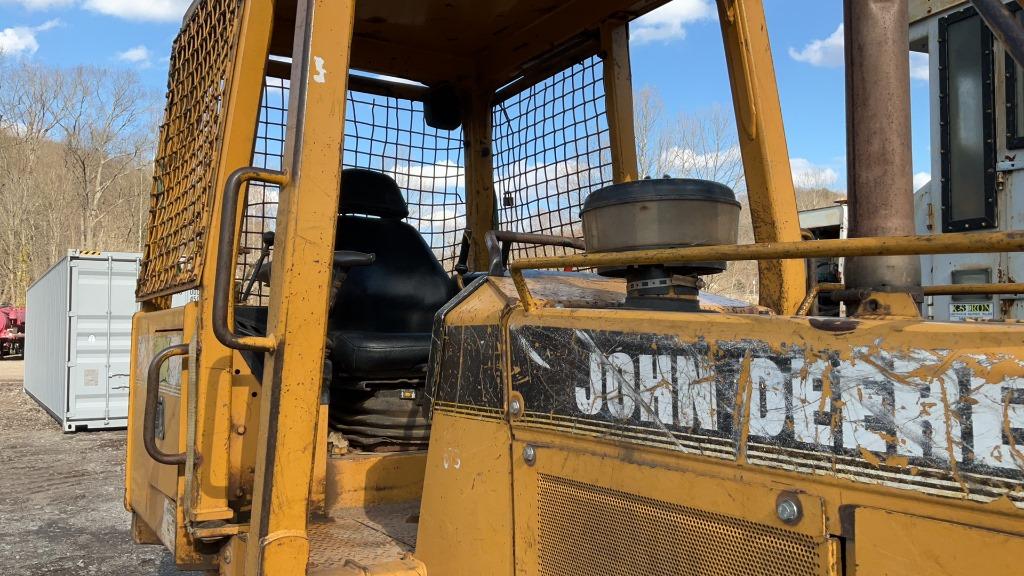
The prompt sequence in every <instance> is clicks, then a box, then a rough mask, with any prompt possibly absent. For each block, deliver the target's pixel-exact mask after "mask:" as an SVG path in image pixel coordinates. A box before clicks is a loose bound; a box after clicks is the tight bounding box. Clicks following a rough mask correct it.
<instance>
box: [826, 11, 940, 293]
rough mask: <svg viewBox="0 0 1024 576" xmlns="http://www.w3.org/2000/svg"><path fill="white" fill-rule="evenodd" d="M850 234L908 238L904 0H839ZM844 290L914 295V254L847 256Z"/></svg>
mask: <svg viewBox="0 0 1024 576" xmlns="http://www.w3.org/2000/svg"><path fill="white" fill-rule="evenodd" d="M844 4H845V6H844V12H845V23H846V24H845V30H846V126H847V128H846V140H847V151H846V154H847V174H848V176H847V178H848V180H847V194H848V197H849V218H850V230H849V237H851V238H862V237H869V236H912V235H914V189H913V187H914V177H913V163H912V155H911V141H910V138H911V137H910V62H909V49H910V32H909V26H910V22H909V15H908V11H907V0H845V3H844ZM845 280H846V287H847V288H848V289H853V290H875V291H880V292H913V293H915V294H917V293H919V292H920V288H921V259H920V257H918V256H875V257H862V258H851V259H850V260H847V262H846V279H845Z"/></svg>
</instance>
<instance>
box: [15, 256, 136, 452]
mask: <svg viewBox="0 0 1024 576" xmlns="http://www.w3.org/2000/svg"><path fill="white" fill-rule="evenodd" d="M139 258H140V255H139V254H127V253H114V252H85V251H77V250H72V251H69V252H68V256H67V257H66V258H64V259H63V260H61V261H60V262H58V263H57V264H55V265H54V266H53V267H52V268H50V270H49V271H47V272H46V274H44V275H43V276H42V277H41V278H40V279H39V280H38V281H36V283H35V284H33V285H32V286H31V287H30V288H29V290H28V306H27V310H26V319H25V325H26V332H27V338H26V341H25V392H26V393H28V394H29V395H30V396H31V397H33V398H34V399H35V400H36V401H37V402H39V404H40V405H41V406H42V407H43V408H45V409H46V411H47V412H49V413H50V414H51V415H52V416H53V417H54V418H56V419H57V421H58V422H60V424H61V426H62V427H63V429H64V431H65V432H75V431H77V430H83V429H87V428H90V429H102V428H124V427H126V426H127V425H128V384H129V381H130V377H129V367H130V365H131V341H132V340H131V335H132V316H133V315H134V314H135V312H137V311H138V309H139V307H138V304H136V302H135V284H136V281H137V279H138V275H139Z"/></svg>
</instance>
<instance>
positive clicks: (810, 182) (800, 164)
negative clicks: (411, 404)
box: [789, 158, 839, 188]
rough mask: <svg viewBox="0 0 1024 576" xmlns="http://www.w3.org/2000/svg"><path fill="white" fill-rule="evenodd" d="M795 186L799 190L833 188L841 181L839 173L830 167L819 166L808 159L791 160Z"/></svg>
mask: <svg viewBox="0 0 1024 576" xmlns="http://www.w3.org/2000/svg"><path fill="white" fill-rule="evenodd" d="M789 164H790V168H791V169H792V170H793V184H794V185H796V186H797V187H798V188H831V187H833V186H835V184H836V182H838V181H839V173H838V172H836V171H835V170H833V169H832V168H829V167H828V166H819V165H817V164H814V163H812V162H811V161H810V160H808V159H806V158H790V159H789Z"/></svg>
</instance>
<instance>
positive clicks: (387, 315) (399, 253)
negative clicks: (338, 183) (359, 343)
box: [331, 169, 454, 333]
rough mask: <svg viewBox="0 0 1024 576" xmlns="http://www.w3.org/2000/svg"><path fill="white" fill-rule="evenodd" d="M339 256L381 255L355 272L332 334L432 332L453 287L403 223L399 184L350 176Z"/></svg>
mask: <svg viewBox="0 0 1024 576" xmlns="http://www.w3.org/2000/svg"><path fill="white" fill-rule="evenodd" d="M341 195H342V200H341V207H340V210H339V212H340V213H341V216H340V217H339V219H338V232H337V236H336V238H335V244H334V246H335V249H336V250H355V251H358V252H366V253H373V254H376V256H377V258H376V260H375V262H374V263H373V264H372V265H370V266H365V267H360V268H354V269H352V270H351V272H350V273H349V275H348V278H347V279H346V280H345V283H344V285H342V288H341V292H339V294H338V299H337V302H336V304H335V306H334V309H333V310H332V313H331V329H332V330H352V331H366V332H392V333H394V332H404V333H414V332H421V333H422V332H430V330H431V327H432V324H433V318H434V314H435V313H436V312H437V311H438V310H440V309H441V307H442V306H444V304H445V303H447V302H448V300H449V299H450V298H451V297H452V296H453V290H454V289H453V283H452V281H451V279H450V278H449V277H448V274H446V273H445V271H444V268H442V267H441V264H440V263H439V262H438V260H437V257H436V256H435V255H434V253H433V251H432V250H431V249H430V246H428V245H427V243H426V241H425V240H424V239H423V236H421V235H420V233H419V232H417V231H416V229H415V228H413V227H412V226H410V225H409V224H407V223H405V222H403V221H402V219H403V218H405V217H407V216H408V214H409V209H408V206H407V205H406V202H405V199H404V198H403V196H402V193H401V190H400V189H399V188H398V184H397V183H395V181H394V180H392V179H391V178H389V177H388V176H386V175H384V174H381V173H379V172H371V171H368V170H356V169H350V170H345V171H344V173H343V176H342V193H341Z"/></svg>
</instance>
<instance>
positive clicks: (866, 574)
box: [853, 508, 1024, 576]
mask: <svg viewBox="0 0 1024 576" xmlns="http://www.w3.org/2000/svg"><path fill="white" fill-rule="evenodd" d="M854 524H855V526H856V535H855V536H854V547H855V548H856V550H855V557H856V567H855V571H854V572H853V574H855V575H856V576H903V575H905V574H1019V573H1020V570H1021V566H1020V559H1021V558H1022V557H1024V537H1021V536H1013V535H1010V534H1005V533H1000V532H994V531H991V530H984V529H980V528H975V527H971V526H965V525H963V524H960V523H958V522H957V520H956V519H954V518H942V517H939V518H926V517H923V515H922V516H919V515H911V514H898V513H895V512H889V511H885V510H878V509H874V508H858V509H857V510H856V512H855V513H854Z"/></svg>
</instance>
